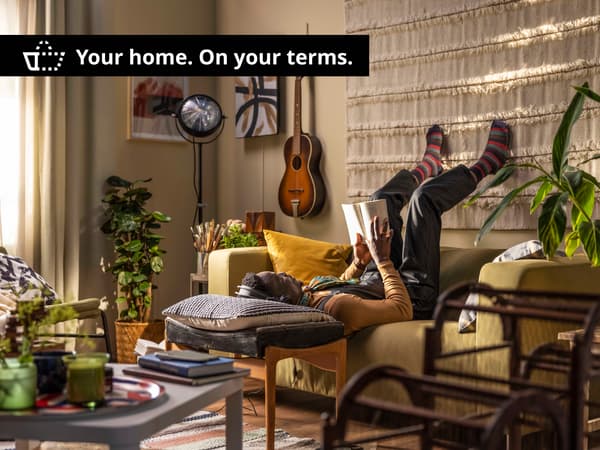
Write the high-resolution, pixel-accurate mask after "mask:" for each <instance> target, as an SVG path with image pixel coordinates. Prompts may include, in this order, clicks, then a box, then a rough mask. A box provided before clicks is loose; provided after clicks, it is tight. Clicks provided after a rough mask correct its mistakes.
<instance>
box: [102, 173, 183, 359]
mask: <svg viewBox="0 0 600 450" xmlns="http://www.w3.org/2000/svg"><path fill="white" fill-rule="evenodd" d="M149 181H151V179H146V180H136V181H133V182H131V181H127V180H125V179H123V178H121V177H118V176H111V177H108V178H107V180H106V183H107V184H108V185H109V187H110V188H109V190H108V191H107V193H106V195H105V196H104V198H103V199H102V203H104V205H105V214H106V216H107V217H108V218H107V220H106V222H104V224H103V225H102V227H101V230H102V232H103V233H104V234H107V235H108V236H109V237H110V239H111V240H112V242H113V249H114V260H113V261H111V262H109V263H107V264H104V262H103V263H102V269H103V270H104V271H105V272H110V273H112V274H113V276H114V279H115V281H116V282H117V286H118V295H117V298H116V302H117V304H118V305H119V311H120V312H119V320H118V321H117V324H116V326H117V336H116V340H117V359H118V360H119V361H120V362H135V360H134V359H132V358H134V355H133V351H131V352H130V350H129V348H128V349H126V350H123V345H119V344H120V343H121V344H125V341H133V343H132V347H131V348H134V346H135V342H136V341H137V339H138V337H144V338H145V339H151V340H152V339H153V338H155V336H148V335H147V333H148V332H147V331H146V323H148V321H149V319H150V312H151V306H152V290H153V289H156V286H155V285H154V284H153V280H154V277H155V276H156V275H158V274H159V273H161V272H162V270H163V267H164V263H163V259H162V255H163V254H164V253H165V251H164V250H163V249H161V248H160V246H159V245H160V241H161V240H162V239H163V236H161V235H159V234H157V233H156V232H157V230H158V229H159V228H160V227H161V224H162V223H166V222H170V221H171V218H170V217H169V216H167V215H166V214H163V213H162V212H160V211H150V210H148V209H146V203H147V201H148V200H149V199H150V198H151V197H152V194H151V193H150V192H149V191H148V189H147V188H146V187H145V186H143V183H147V182H149ZM161 325H162V322H160V324H159V325H153V326H154V327H156V328H158V329H159V331H160V327H161ZM124 328H127V332H125V334H124V335H120V330H123V329H124ZM136 330H137V331H136ZM159 331H157V333H159ZM145 333H146V334H145ZM160 335H162V332H160ZM159 340H160V339H159ZM125 354H127V356H128V358H127V360H125V359H124V358H125V357H124V356H123V355H125Z"/></svg>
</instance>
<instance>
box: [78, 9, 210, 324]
mask: <svg viewBox="0 0 600 450" xmlns="http://www.w3.org/2000/svg"><path fill="white" fill-rule="evenodd" d="M82 3H83V2H72V4H71V8H72V10H71V13H73V10H76V9H79V8H80V7H81V5H82ZM87 7H89V9H88V10H87V11H81V12H80V15H81V17H80V19H81V18H83V21H84V26H83V29H84V30H86V32H88V33H90V34H213V33H214V24H215V21H214V15H215V9H214V0H177V1H176V2H167V1H164V0H128V1H122V0H94V1H91V2H88V4H87ZM73 20H74V21H75V20H76V19H73ZM71 81H72V82H73V83H74V82H75V79H73V80H71ZM83 83H85V84H86V86H87V87H86V92H87V96H86V98H85V99H83V100H81V99H78V101H77V104H75V105H74V107H75V108H76V109H75V110H73V111H71V112H70V113H71V118H72V120H73V122H71V123H77V121H79V122H81V123H82V126H85V127H87V130H88V133H87V135H86V136H85V137H81V138H80V139H79V142H84V143H85V144H83V147H82V149H81V151H82V152H85V155H86V156H85V160H86V161H85V163H84V169H83V170H84V171H85V177H86V179H87V181H86V183H85V186H86V192H85V193H84V194H83V197H84V213H83V216H82V218H81V222H82V228H81V243H82V248H81V254H80V265H81V270H80V274H81V287H80V292H81V296H98V295H106V296H108V297H109V298H110V297H112V295H113V294H112V291H113V289H114V283H113V282H112V281H111V277H110V275H103V274H102V273H101V272H100V268H99V261H100V257H101V256H106V257H110V255H111V247H110V243H109V241H108V240H107V239H106V237H105V236H104V235H103V234H102V233H101V232H100V231H99V229H98V227H99V225H100V223H101V220H102V209H101V204H100V200H101V198H102V193H103V189H104V180H105V179H106V178H107V177H108V176H109V175H112V174H116V175H120V176H122V177H124V178H127V179H131V180H133V179H141V178H148V177H151V178H152V179H153V181H152V182H151V183H150V185H149V188H150V190H151V191H152V192H153V193H154V197H153V198H152V199H151V201H150V206H151V207H152V208H153V209H158V210H160V211H163V212H165V213H167V214H169V215H171V216H172V218H173V221H172V222H171V223H170V224H167V225H165V226H164V227H163V230H161V234H163V235H164V236H165V237H166V239H165V240H164V241H163V242H164V248H165V249H166V250H167V252H168V253H167V254H166V255H165V270H164V272H163V273H162V274H161V275H160V276H159V277H158V279H157V280H156V284H157V285H158V286H159V289H158V290H157V291H156V293H155V303H154V308H153V310H154V316H156V317H159V316H160V311H161V310H162V309H163V308H164V307H166V306H168V305H170V304H172V303H174V302H176V301H178V300H180V299H182V298H184V297H186V296H187V295H188V286H189V274H190V272H192V271H194V270H195V254H194V250H193V248H192V245H191V236H190V231H189V227H190V225H191V222H192V218H193V215H194V206H195V203H196V200H195V196H194V193H193V181H192V180H193V179H192V168H193V164H192V161H193V159H192V157H193V154H192V147H191V145H189V144H187V143H183V144H170V143H161V142H152V141H131V140H127V138H126V135H127V96H128V91H127V78H126V77H114V78H109V77H107V78H101V77H97V78H87V79H85V80H84V81H83ZM190 85H191V86H190V88H191V92H205V93H208V94H212V95H214V86H215V81H214V79H208V78H205V79H203V78H193V79H191V80H190ZM81 103H83V105H82V104H81ZM73 129H75V127H73ZM206 153H209V152H208V151H207V152H206ZM205 164H206V165H207V166H208V167H205V169H207V170H206V172H207V173H211V172H212V171H210V170H209V169H210V166H211V165H214V160H213V158H211V157H208V158H207V159H206V160H205ZM208 187H209V186H207V188H206V195H207V196H210V195H213V193H212V192H210V191H208ZM211 214H212V213H211Z"/></svg>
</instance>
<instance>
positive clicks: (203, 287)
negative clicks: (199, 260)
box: [190, 273, 208, 297]
mask: <svg viewBox="0 0 600 450" xmlns="http://www.w3.org/2000/svg"><path fill="white" fill-rule="evenodd" d="M196 286H197V288H198V289H197V290H196V289H195V287H196ZM196 291H197V293H196ZM206 293H208V275H206V274H205V273H190V297H193V296H194V295H200V294H206Z"/></svg>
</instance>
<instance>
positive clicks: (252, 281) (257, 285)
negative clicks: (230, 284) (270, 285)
mask: <svg viewBox="0 0 600 450" xmlns="http://www.w3.org/2000/svg"><path fill="white" fill-rule="evenodd" d="M242 284H243V285H244V286H248V287H251V288H253V289H256V290H258V291H263V292H264V293H265V294H266V293H267V286H265V283H264V281H263V280H262V279H261V278H260V277H259V276H258V275H256V274H255V273H254V272H248V273H247V274H246V275H244V278H242Z"/></svg>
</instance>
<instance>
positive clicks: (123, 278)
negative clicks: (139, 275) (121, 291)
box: [117, 271, 133, 286]
mask: <svg viewBox="0 0 600 450" xmlns="http://www.w3.org/2000/svg"><path fill="white" fill-rule="evenodd" d="M132 281H133V276H132V275H131V272H126V271H123V272H119V274H118V275H117V283H119V284H120V285H121V286H127V285H129V284H131V282H132Z"/></svg>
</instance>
